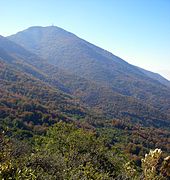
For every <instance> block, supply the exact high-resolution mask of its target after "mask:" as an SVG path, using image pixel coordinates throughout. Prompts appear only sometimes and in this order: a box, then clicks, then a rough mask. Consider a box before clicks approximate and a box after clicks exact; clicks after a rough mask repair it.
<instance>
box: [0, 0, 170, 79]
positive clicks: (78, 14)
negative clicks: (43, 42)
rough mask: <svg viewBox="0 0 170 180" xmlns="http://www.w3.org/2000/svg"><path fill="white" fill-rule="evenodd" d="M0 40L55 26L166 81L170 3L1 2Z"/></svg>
mask: <svg viewBox="0 0 170 180" xmlns="http://www.w3.org/2000/svg"><path fill="white" fill-rule="evenodd" d="M0 22H1V26H0V34H1V35H3V36H7V35H11V34H14V33H16V32H18V31H21V30H23V29H26V28H28V27H30V26H35V25H40V26H49V25H52V24H54V25H56V26H59V27H61V28H64V29H65V30H68V31H70V32H72V33H74V34H76V35H78V36H79V37H81V38H83V39H85V40H87V41H89V42H91V43H93V44H95V45H98V46H100V47H102V48H104V49H106V50H109V51H111V52H112V53H113V54H115V55H117V56H119V57H121V58H123V59H125V60H126V61H128V62H129V63H131V64H134V65H137V66H140V67H143V68H145V69H148V70H151V71H155V72H158V73H161V74H162V75H164V76H165V77H166V78H168V79H170V0H1V1H0Z"/></svg>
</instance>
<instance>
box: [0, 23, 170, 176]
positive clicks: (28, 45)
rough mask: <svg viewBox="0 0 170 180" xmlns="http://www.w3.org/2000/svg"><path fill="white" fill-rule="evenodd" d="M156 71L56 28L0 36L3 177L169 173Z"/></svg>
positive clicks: (167, 133)
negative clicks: (153, 72)
mask: <svg viewBox="0 0 170 180" xmlns="http://www.w3.org/2000/svg"><path fill="white" fill-rule="evenodd" d="M38 32H39V33H40V32H41V33H40V34H41V36H42V37H41V38H40V36H38V35H37V33H38ZM26 37H32V38H30V39H29V40H28V39H25V38H26ZM39 38H40V39H41V41H40V39H39ZM9 39H10V40H9ZM11 40H13V41H14V42H12V41H11ZM40 42H41V44H40ZM16 43H18V44H16ZM33 45H34V46H33ZM34 53H35V54H34ZM62 55H63V56H62ZM78 59H79V61H78ZM67 60H68V61H69V62H70V66H68V62H67ZM112 61H113V62H112ZM76 62H77V63H76ZM85 62H86V64H85ZM104 62H106V63H105V64H104ZM80 71H81V73H80ZM148 73H149V75H147V74H148ZM153 76H154V74H152V73H150V72H146V71H145V70H141V69H139V68H137V67H134V66H132V65H130V64H128V63H126V62H125V61H123V60H122V59H120V58H118V57H116V56H114V55H113V54H111V53H109V52H107V51H105V50H103V49H101V48H98V47H96V46H94V45H92V44H90V43H88V42H86V41H84V40H82V39H79V38H78V37H76V36H75V35H73V34H71V33H68V32H66V31H64V30H62V29H60V28H57V27H47V28H41V27H34V28H31V29H28V30H26V31H24V32H20V33H19V34H17V35H14V36H11V37H8V38H4V37H2V36H0V179H4V180H8V179H14V180H20V179H21V180H23V179H28V180H29V179H30V180H33V179H40V180H41V179H42V180H43V179H44V180H47V179H49V180H51V179H52V180H53V179H61V180H62V179H63V180H64V179H69V180H70V179H77V180H78V179H94V180H96V179H99V180H100V179H101V180H103V179H117V180H121V179H122V180H124V179H129V180H130V179H137V180H138V179H139V180H140V179H141V180H143V179H146V180H152V179H153V180H156V179H158V180H159V179H165V180H166V179H169V178H170V111H169V110H170V89H169V85H167V84H168V83H169V82H168V81H166V80H164V79H163V80H162V79H161V81H158V80H157V77H155V76H154V78H152V77H153ZM164 82H165V83H164Z"/></svg>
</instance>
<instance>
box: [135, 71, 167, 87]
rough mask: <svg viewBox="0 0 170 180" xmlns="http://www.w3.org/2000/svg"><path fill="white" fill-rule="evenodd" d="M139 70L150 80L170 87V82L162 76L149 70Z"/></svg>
mask: <svg viewBox="0 0 170 180" xmlns="http://www.w3.org/2000/svg"><path fill="white" fill-rule="evenodd" d="M139 70H140V71H142V72H143V73H144V74H146V75H147V76H149V77H150V78H152V79H155V80H157V81H159V82H160V83H162V84H164V85H166V86H168V87H170V81H169V80H167V79H166V78H164V77H162V76H161V75H160V74H158V73H154V72H151V71H147V70H145V69H142V68H139Z"/></svg>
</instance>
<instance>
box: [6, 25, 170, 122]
mask: <svg viewBox="0 0 170 180" xmlns="http://www.w3.org/2000/svg"><path fill="white" fill-rule="evenodd" d="M8 39H10V40H11V41H13V42H15V43H17V44H19V45H20V46H22V47H23V48H25V49H27V50H28V51H30V52H32V53H34V54H36V55H37V56H38V57H40V58H43V59H45V61H46V63H48V64H50V65H51V66H52V67H53V68H55V67H57V68H59V69H60V70H62V71H63V72H66V73H65V74H67V78H65V75H64V76H62V75H61V76H62V77H63V78H61V77H60V80H61V79H62V80H61V81H62V82H61V84H63V85H64V87H65V89H67V91H68V92H69V91H71V93H72V94H74V95H75V96H79V97H80V96H81V97H80V98H81V99H82V100H83V101H84V102H85V103H86V104H88V105H91V107H95V108H97V109H98V110H99V109H100V110H101V109H102V110H103V109H104V112H106V114H111V115H112V117H114V115H115V114H116V113H115V112H116V110H113V109H114V108H115V106H116V107H118V110H117V111H119V112H121V114H131V115H130V116H134V114H135V113H136V112H137V111H138V110H137V108H136V107H142V108H140V110H139V111H141V109H145V110H146V109H149V110H148V112H153V111H159V113H156V114H162V113H163V114H165V116H168V117H167V118H166V119H169V116H170V88H169V87H168V86H166V85H165V83H162V82H160V78H159V79H158V78H153V76H151V75H149V73H146V71H144V70H141V69H139V68H138V67H135V66H133V65H131V64H129V63H127V62H126V61H124V60H122V59H121V58H119V57H117V56H115V55H113V54H112V53H110V52H107V51H105V50H103V49H101V48H99V47H97V46H95V45H93V44H91V43H89V42H87V41H85V40H83V39H81V38H79V37H77V36H76V35H74V34H72V33H70V32H67V31H65V30H63V29H61V28H58V27H55V26H49V27H31V28H28V29H26V30H24V31H21V32H19V33H17V34H15V35H12V36H9V37H8ZM43 71H46V70H45V69H43ZM47 71H48V70H47ZM47 71H46V73H47V74H48V75H49V76H51V77H53V78H55V80H56V79H57V80H58V77H57V76H58V75H59V74H58V73H56V74H57V75H56V74H55V73H54V71H55V70H54V71H52V72H51V71H48V72H47ZM69 74H70V76H71V77H72V79H71V78H70V79H69ZM154 77H155V76H154ZM63 79H66V81H64V80H63ZM74 79H75V81H74ZM75 84H76V85H75ZM87 84H88V86H87ZM75 87H76V88H75ZM82 87H83V89H82ZM78 90H79V92H77V91H78ZM102 102H103V103H102ZM129 104H130V107H129V106H128V105H129ZM135 104H140V105H135ZM119 107H120V108H119ZM143 107H146V108H143ZM132 109H133V110H132ZM151 109H152V110H151ZM145 110H144V111H145ZM132 112H133V113H132ZM141 114H143V112H142V113H140V116H141ZM152 114H154V113H152ZM161 116H162V115H161ZM161 116H160V117H161ZM149 117H151V116H150V115H149ZM141 119H142V118H141ZM154 119H160V118H154Z"/></svg>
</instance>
